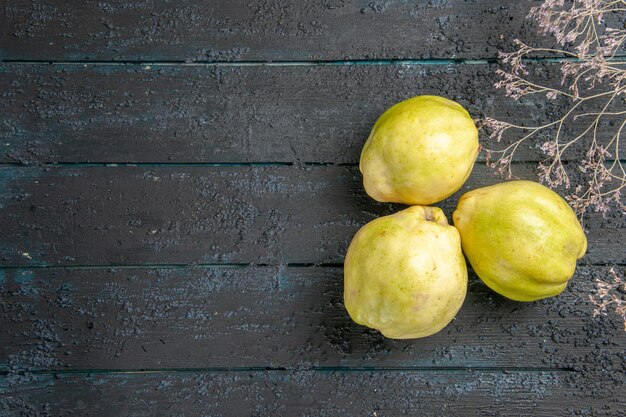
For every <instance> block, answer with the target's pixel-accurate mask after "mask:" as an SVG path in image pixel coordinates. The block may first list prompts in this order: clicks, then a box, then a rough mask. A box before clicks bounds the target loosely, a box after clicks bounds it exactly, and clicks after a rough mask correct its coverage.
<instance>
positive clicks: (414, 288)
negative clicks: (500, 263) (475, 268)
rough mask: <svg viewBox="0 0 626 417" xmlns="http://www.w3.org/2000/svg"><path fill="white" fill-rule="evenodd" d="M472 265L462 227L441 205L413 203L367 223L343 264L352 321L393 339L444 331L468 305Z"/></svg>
mask: <svg viewBox="0 0 626 417" xmlns="http://www.w3.org/2000/svg"><path fill="white" fill-rule="evenodd" d="M466 291H467V267H466V265H465V259H464V257H463V253H462V251H461V241H460V237H459V233H458V231H457V230H456V229H455V228H454V227H452V226H450V225H448V221H447V220H446V217H445V215H444V214H443V212H442V211H441V209H439V208H436V207H421V206H414V207H409V208H407V209H405V210H403V211H400V212H398V213H396V214H392V215H390V216H385V217H380V218H378V219H376V220H373V221H371V222H370V223H368V224H366V225H365V226H363V227H362V228H361V229H360V230H359V231H358V232H357V234H356V235H355V236H354V238H353V239H352V242H351V243H350V247H349V248H348V253H347V255H346V260H345V264H344V303H345V306H346V309H347V310H348V313H349V314H350V316H351V317H352V319H353V320H354V321H355V322H357V323H359V324H362V325H365V326H367V327H371V328H374V329H377V330H379V331H380V332H381V333H382V334H383V335H384V336H386V337H389V338H393V339H410V338H418V337H424V336H429V335H431V334H433V333H436V332H438V331H439V330H441V329H443V328H444V327H445V326H446V325H447V324H448V323H450V321H451V320H452V319H453V318H454V316H455V315H456V313H457V312H458V310H459V309H460V308H461V305H462V304H463V300H464V299H465V293H466Z"/></svg>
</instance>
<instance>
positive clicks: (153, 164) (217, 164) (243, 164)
mask: <svg viewBox="0 0 626 417" xmlns="http://www.w3.org/2000/svg"><path fill="white" fill-rule="evenodd" d="M619 161H620V162H621V163H625V164H626V159H622V158H620V159H619ZM573 162H575V161H563V164H571V163H573ZM606 162H607V163H609V162H614V160H612V159H609V160H607V161H606ZM534 163H538V161H527V160H523V161H521V160H520V161H511V164H512V165H524V164H534ZM475 164H476V165H486V164H487V162H486V161H484V160H478V161H476V163H475ZM272 166H274V167H290V166H297V167H301V166H305V167H325V166H337V167H358V166H359V163H358V162H315V161H311V162H306V161H291V162H278V161H266V162H42V163H32V164H28V163H23V162H0V167H44V168H55V167H78V168H80V167H272Z"/></svg>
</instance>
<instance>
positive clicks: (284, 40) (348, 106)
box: [0, 0, 626, 417]
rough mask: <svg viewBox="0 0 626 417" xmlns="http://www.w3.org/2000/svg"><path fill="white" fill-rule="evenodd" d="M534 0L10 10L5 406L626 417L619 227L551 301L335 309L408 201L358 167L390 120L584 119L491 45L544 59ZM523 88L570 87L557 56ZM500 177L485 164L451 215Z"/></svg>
mask: <svg viewBox="0 0 626 417" xmlns="http://www.w3.org/2000/svg"><path fill="white" fill-rule="evenodd" d="M537 4H539V3H538V2H533V1H515V2H512V1H504V0H503V1H498V0H490V1H460V0H431V1H428V2H427V1H391V0H389V1H343V0H326V1H315V2H305V1H299V0H277V1H250V0H230V1H227V0H223V1H218V0H213V1H178V2H169V1H165V0H152V1H65V2H61V1H53V0H35V1H25V0H15V1H10V2H9V1H6V2H2V3H1V4H0V59H1V61H2V62H1V64H0V227H1V229H0V230H1V233H2V235H1V238H0V261H1V265H2V268H1V269H0V294H1V296H2V298H1V299H0V372H1V375H0V416H38V415H42V416H43V415H50V416H70V415H71V416H92V415H93V416H131V415H132V416H153V415H159V416H192V415H193V416H195V415H202V416H278V415H286V416H300V415H307V416H347V415H358V416H375V417H381V416H395V415H412V416H413V415H446V416H447V415H456V416H469V415H476V414H480V415H502V416H513V415H520V416H521V415H524V416H526V415H535V416H557V415H620V413H622V414H621V415H623V412H624V407H625V405H626V403H625V398H624V385H623V384H624V373H625V357H626V353H625V350H624V346H625V342H626V333H625V332H624V330H623V324H622V322H621V321H620V319H619V318H618V317H617V316H615V315H609V316H607V317H603V316H600V317H595V318H594V317H592V312H593V305H591V304H590V302H589V299H588V297H589V295H590V294H592V293H593V291H594V279H595V278H602V279H605V280H606V279H608V278H609V274H608V270H609V269H610V267H611V266H616V267H617V268H618V270H623V267H622V266H623V265H624V264H625V263H626V256H625V251H624V241H625V240H624V237H625V236H624V235H625V232H624V230H625V228H624V217H623V215H621V214H620V213H616V212H613V213H611V214H610V215H609V216H608V217H607V218H603V217H602V216H601V215H598V214H589V215H588V216H587V217H586V219H585V227H586V229H587V231H588V240H589V250H588V254H587V256H586V257H585V258H584V259H583V260H582V262H581V265H580V266H579V268H578V270H577V272H576V275H575V276H574V278H573V279H572V281H571V284H570V285H569V286H568V288H567V289H566V291H565V292H564V293H563V294H561V295H560V296H558V297H555V298H551V299H547V300H542V301H538V302H534V303H517V302H513V301H509V300H506V299H504V298H502V297H500V296H498V295H497V294H494V293H493V292H491V291H490V290H488V289H487V288H486V287H485V286H484V285H483V284H482V283H481V282H480V281H479V280H478V279H477V278H476V277H475V276H474V275H473V274H472V273H470V286H469V291H468V296H467V299H466V301H465V304H464V306H463V308H462V309H461V311H460V312H459V314H458V316H457V318H456V319H455V320H454V321H453V322H452V323H451V324H450V325H449V326H448V327H447V328H445V329H444V330H443V331H441V332H440V333H438V334H436V335H434V336H432V337H429V338H425V339H419V340H409V341H394V340H389V339H385V338H383V337H382V336H381V335H380V334H379V333H378V332H376V331H372V330H368V329H366V328H364V327H360V326H358V325H356V324H354V323H353V322H352V321H351V320H350V319H349V317H348V315H347V313H346V312H345V309H344V307H343V304H342V279H343V276H342V262H343V257H344V254H345V250H346V248H347V245H348V243H349V241H350V239H351V237H352V236H353V234H354V233H355V232H356V230H358V228H359V227H360V226H362V225H363V224H365V223H366V222H368V221H370V220H372V219H374V218H375V217H377V216H380V215H384V214H389V213H391V212H393V211H395V210H397V209H399V208H400V207H399V206H392V205H388V204H380V203H376V202H375V201H373V200H372V199H370V198H369V197H367V196H366V195H365V193H364V191H363V189H362V185H361V176H360V174H359V172H358V166H357V165H358V158H359V152H360V149H361V147H362V145H363V143H364V141H365V139H366V138H367V135H368V133H369V129H370V128H371V126H372V124H373V123H374V121H375V120H376V118H377V117H378V116H379V115H380V114H381V113H382V112H383V111H384V110H385V109H386V108H387V107H389V106H391V105H392V104H394V103H395V102H397V101H399V100H402V99H405V98H408V97H411V96H414V95H417V94H437V95H442V96H446V97H448V98H450V99H454V100H457V101H459V102H460V103H461V104H462V105H464V106H465V107H466V108H467V109H468V110H469V112H470V113H471V114H472V116H473V117H475V118H477V119H478V118H481V117H484V116H486V115H488V116H492V117H496V118H499V119H505V120H512V121H515V122H516V123H517V124H522V125H523V124H537V123H540V122H541V121H544V122H545V121H546V120H549V119H550V118H551V117H554V116H555V115H559V114H560V113H561V112H562V111H563V110H564V109H566V106H567V103H565V102H559V101H557V102H549V103H546V102H545V100H543V98H541V97H538V98H531V99H528V100H524V101H522V102H519V103H516V102H514V101H512V100H511V99H507V98H505V97H504V96H503V93H502V92H501V91H497V90H495V89H494V88H493V83H494V82H495V81H496V80H497V78H496V76H495V74H494V72H495V70H496V69H497V68H498V63H497V61H496V56H497V55H496V54H497V51H498V49H502V50H511V49H512V41H513V39H514V38H521V39H523V40H524V41H525V42H526V43H529V44H541V45H548V46H550V45H551V43H552V41H551V40H550V39H549V38H545V37H543V36H540V35H538V34H537V30H536V28H534V27H533V25H532V24H530V22H528V21H526V20H525V19H524V17H525V16H526V14H527V13H528V11H529V8H530V7H531V6H533V5H537ZM531 73H532V74H533V75H534V76H538V77H540V78H541V79H542V80H543V81H544V82H547V83H554V84H555V85H558V82H559V68H558V64H556V63H554V62H552V61H551V60H546V59H543V57H538V59H537V60H536V62H534V63H533V64H532V65H531ZM574 128H575V126H574ZM605 128H607V127H606V126H603V127H602V128H601V131H600V134H602V129H605ZM485 140H486V137H485V135H484V133H483V132H481V141H485ZM545 140H546V138H545V137H544V138H541V137H539V138H537V140H536V141H535V142H532V143H528V145H527V146H524V147H523V148H521V149H520V150H519V153H518V154H517V158H518V159H517V161H516V163H515V164H514V173H515V174H516V175H517V176H519V177H521V178H529V179H535V178H536V177H535V174H534V169H535V167H536V165H537V162H538V161H540V160H541V159H542V158H543V157H542V155H541V152H540V151H539V150H538V145H539V144H540V143H542V142H543V141H545ZM625 151H626V150H625ZM579 156H580V155H578V154H577V153H576V151H574V152H573V153H572V155H570V156H569V158H570V159H572V160H576V159H577V158H579ZM500 180H501V179H499V178H498V177H497V176H495V175H494V174H493V172H491V170H489V169H488V168H487V167H486V166H485V164H484V162H483V156H482V155H481V157H480V158H479V161H478V162H477V163H476V167H475V169H474V172H473V174H472V176H471V177H470V179H469V180H468V182H467V183H466V184H465V185H464V187H463V189H462V190H461V191H460V192H459V193H457V194H456V195H454V196H453V197H452V198H450V199H448V200H446V201H444V202H442V203H440V204H439V206H441V207H442V208H443V209H444V210H445V211H446V213H447V215H448V217H449V216H450V214H451V212H452V210H453V209H454V207H455V205H456V202H457V201H458V197H459V195H460V194H462V192H465V191H467V190H469V189H473V188H476V187H479V186H484V185H488V184H493V183H495V182H498V181H500ZM574 185H576V184H574Z"/></svg>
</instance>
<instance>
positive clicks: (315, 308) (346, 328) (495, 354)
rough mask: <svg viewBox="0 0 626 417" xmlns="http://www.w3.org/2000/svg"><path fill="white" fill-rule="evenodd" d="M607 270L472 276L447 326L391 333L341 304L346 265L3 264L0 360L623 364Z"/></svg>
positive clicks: (7, 363)
mask: <svg viewBox="0 0 626 417" xmlns="http://www.w3.org/2000/svg"><path fill="white" fill-rule="evenodd" d="M608 269H609V268H607V267H579V269H578V271H577V273H576V275H575V276H574V278H573V280H572V282H571V284H570V285H569V286H568V288H567V290H566V291H565V292H564V293H563V294H561V295H560V296H558V297H554V298H550V299H547V300H543V301H539V302H534V303H519V302H514V301H511V300H507V299H505V298H503V297H500V296H498V295H497V294H495V293H493V292H492V291H490V290H489V289H488V288H487V287H486V286H485V285H484V284H482V282H481V281H479V280H478V279H477V278H476V277H475V276H474V275H471V280H470V285H469V291H468V296H467V299H466V301H465V303H464V305H463V307H462V309H461V310H460V312H459V313H458V315H457V317H456V319H455V320H454V321H453V322H452V324H451V325H449V326H448V327H447V328H446V329H444V330H443V331H441V332H439V333H438V334H436V335H433V336H431V337H428V338H423V339H417V340H391V339H385V338H384V337H382V336H381V335H380V334H379V333H378V332H377V331H374V330H369V329H367V328H365V327H362V326H359V325H356V324H355V323H354V322H352V321H351V320H350V318H349V317H348V315H347V313H346V311H345V308H344V306H343V302H342V299H343V295H342V294H343V270H342V269H341V268H335V267H331V268H323V267H239V268H233V267H203V268H198V267H196V268H158V269H153V268H131V269H128V268H126V269H115V268H110V269H104V268H101V269H93V268H87V269H78V270H76V269H74V270H67V269H53V270H50V269H25V270H3V271H2V281H1V283H0V293H1V294H2V302H1V303H0V323H1V324H2V325H1V326H0V368H4V369H5V370H6V371H8V372H10V373H14V374H19V373H23V372H30V371H41V370H52V369H54V370H64V369H72V370H89V369H134V370H141V369H156V368H166V369H173V368H199V367H205V368H207V367H208V368H242V367H256V368H264V367H268V366H269V367H274V368H282V367H284V368H287V369H303V368H310V367H320V366H321V367H339V366H341V367H348V368H353V367H367V368H380V367H383V368H389V367H400V368H416V367H417V368H420V367H426V368H430V367H462V368H466V367H476V368H479V367H481V368H485V367H486V368H495V367H502V368H507V369H526V368H528V367H530V368H541V369H577V370H585V371H592V370H594V369H595V370H604V371H615V372H618V371H621V372H624V371H626V368H625V367H626V361H624V357H626V348H625V346H626V332H624V331H623V325H622V323H621V321H620V320H621V319H620V318H618V317H617V315H615V314H611V315H609V316H608V317H598V318H594V317H593V314H592V313H593V305H591V304H590V302H589V300H588V297H589V295H590V294H592V293H593V292H594V280H595V278H602V279H604V280H607V279H609V273H608Z"/></svg>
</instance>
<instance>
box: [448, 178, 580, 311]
mask: <svg viewBox="0 0 626 417" xmlns="http://www.w3.org/2000/svg"><path fill="white" fill-rule="evenodd" d="M453 220H454V225H455V226H456V228H457V229H458V230H459V233H460V234H461V243H462V245H463V251H464V252H465V255H466V256H467V259H468V260H469V263H470V264H471V265H472V268H473V269H474V271H475V272H476V274H477V275H478V276H479V277H480V279H482V280H483V282H484V283H485V284H487V286H489V287H490V288H491V289H493V290H494V291H496V292H497V293H500V294H502V295H504V296H505V297H508V298H510V299H512V300H517V301H535V300H539V299H542V298H546V297H551V296H554V295H557V294H560V293H561V292H562V291H563V290H564V289H565V287H566V286H567V282H568V281H569V279H570V278H571V277H572V275H573V274H574V271H575V269H576V260H577V259H580V258H582V256H583V255H584V254H585V251H586V250H587V239H586V237H585V233H584V231H583V229H582V227H581V225H580V223H579V222H578V219H577V218H576V215H575V214H574V212H573V211H572V209H571V208H570V207H569V206H568V205H567V203H566V202H565V201H564V200H563V199H562V198H561V197H560V196H559V195H558V194H557V193H555V192H554V191H552V190H550V189H548V188H546V187H544V186H543V185H541V184H538V183H536V182H532V181H509V182H504V183H500V184H496V185H492V186H489V187H484V188H479V189H476V190H473V191H470V192H468V193H466V194H464V195H463V196H462V197H461V199H460V201H459V204H458V206H457V208H456V210H455V212H454V214H453Z"/></svg>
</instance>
